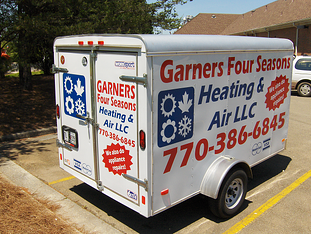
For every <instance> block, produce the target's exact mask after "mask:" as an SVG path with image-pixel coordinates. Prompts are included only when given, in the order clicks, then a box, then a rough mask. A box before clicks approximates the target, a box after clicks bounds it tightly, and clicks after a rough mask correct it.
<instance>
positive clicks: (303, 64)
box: [295, 58, 311, 71]
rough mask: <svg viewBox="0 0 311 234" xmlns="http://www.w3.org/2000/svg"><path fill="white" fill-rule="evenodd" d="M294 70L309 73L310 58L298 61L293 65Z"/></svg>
mask: <svg viewBox="0 0 311 234" xmlns="http://www.w3.org/2000/svg"><path fill="white" fill-rule="evenodd" d="M295 68H296V69H298V70H307V71H311V58H302V59H299V60H298V61H297V63H296V65H295Z"/></svg>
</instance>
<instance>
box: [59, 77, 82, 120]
mask: <svg viewBox="0 0 311 234" xmlns="http://www.w3.org/2000/svg"><path fill="white" fill-rule="evenodd" d="M63 87H64V106H65V108H64V109H65V114H66V115H69V116H72V117H75V118H77V114H79V115H82V116H86V94H85V77H84V76H79V75H72V74H68V73H64V76H63Z"/></svg>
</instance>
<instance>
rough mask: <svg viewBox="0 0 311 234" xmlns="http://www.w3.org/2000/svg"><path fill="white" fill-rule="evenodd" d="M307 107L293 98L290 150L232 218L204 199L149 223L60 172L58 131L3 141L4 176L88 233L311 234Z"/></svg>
mask: <svg viewBox="0 0 311 234" xmlns="http://www.w3.org/2000/svg"><path fill="white" fill-rule="evenodd" d="M310 106H311V98H302V97H298V96H296V95H295V93H294V95H293V96H292V99H291V109H290V122H289V134H288V142H287V148H286V150H284V151H282V152H281V153H279V154H278V155H276V156H274V157H273V158H271V159H269V160H267V161H265V162H263V163H261V164H259V165H257V166H255V167H254V168H253V174H254V179H253V180H251V181H250V182H249V186H248V187H249V192H248V194H247V197H246V201H245V204H244V206H243V209H242V211H241V212H240V213H239V214H238V215H236V216H235V217H233V218H231V219H229V220H221V219H218V218H215V217H214V216H213V215H212V214H211V212H210V211H209V210H208V207H207V203H206V200H205V199H204V198H203V197H202V196H197V197H194V198H191V199H189V200H188V201H185V202H183V203H181V204H179V205H177V206H175V207H173V208H171V209H169V210H167V211H165V212H163V213H161V214H158V215H156V216H154V217H151V218H148V219H146V218H144V217H142V216H140V215H138V214H136V213H135V212H134V211H131V210H130V209H128V208H126V207H124V206H122V205H120V204H119V203H117V202H115V201H113V200H112V199H110V198H107V197H106V196H105V195H103V194H101V193H100V192H98V191H96V190H95V189H93V188H91V187H90V186H88V185H86V184H84V183H82V182H81V181H79V180H78V179H76V178H73V177H72V176H71V175H70V174H68V173H67V172H65V171H63V170H61V169H60V168H59V166H58V152H57V147H56V144H55V142H56V135H55V134H53V133H52V134H49V135H44V136H38V137H31V138H26V139H20V140H15V141H10V142H2V143H0V147H1V148H0V154H1V156H2V157H1V156H0V159H1V158H2V160H1V162H0V172H1V173H3V174H4V175H5V176H6V177H7V178H8V179H10V180H11V181H12V182H13V183H15V184H16V185H18V186H22V187H26V188H28V190H29V191H30V193H31V194H32V195H33V196H35V197H38V198H48V199H49V200H52V201H53V202H55V203H56V204H59V205H60V207H61V208H60V209H59V210H57V211H56V213H57V214H58V215H61V216H63V217H64V219H66V220H68V222H70V223H72V225H76V226H77V227H83V228H84V229H85V230H86V231H88V232H90V233H224V232H227V233H236V232H238V233H282V234H284V233H285V234H286V233H311V222H310V221H311V219H310V210H311V196H310V193H311V179H310V177H311V171H310V170H311V156H310V146H311V144H310V143H311V137H310V135H311V108H310Z"/></svg>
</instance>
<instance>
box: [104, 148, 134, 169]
mask: <svg viewBox="0 0 311 234" xmlns="http://www.w3.org/2000/svg"><path fill="white" fill-rule="evenodd" d="M129 153H130V151H129V150H126V149H125V146H124V145H122V146H120V144H119V143H117V144H116V145H115V144H113V143H112V144H111V145H110V146H109V145H108V146H107V149H104V153H103V155H102V156H103V158H104V159H103V162H104V163H105V167H106V168H108V170H109V172H112V173H113V174H114V175H115V174H118V175H122V174H123V173H124V174H126V172H127V171H128V170H131V165H132V164H133V163H132V156H130V154H129Z"/></svg>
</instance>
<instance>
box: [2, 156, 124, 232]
mask: <svg viewBox="0 0 311 234" xmlns="http://www.w3.org/2000/svg"><path fill="white" fill-rule="evenodd" d="M0 172H2V173H3V174H4V175H5V176H6V177H7V178H8V179H9V180H10V181H12V182H13V183H14V184H15V185H17V186H20V187H24V188H27V189H28V191H29V192H30V194H31V195H33V196H34V197H37V198H41V199H48V200H49V201H52V202H53V203H55V204H57V205H60V209H58V210H57V211H56V212H55V213H56V214H57V215H60V216H62V218H63V219H64V220H67V222H70V223H72V224H75V225H76V227H81V228H83V229H84V230H86V231H88V232H90V233H108V234H109V233H121V232H120V231H118V230H117V229H115V228H113V227H112V226H110V225H109V224H107V223H106V222H104V221H102V220H101V219H99V218H98V217H96V216H95V215H93V214H92V213H90V212H88V211H87V210H85V209H83V208H82V207H80V206H79V205H77V204H76V203H75V202H73V201H71V200H69V199H67V198H66V197H65V196H64V195H62V194H60V193H59V192H57V191H56V190H54V189H53V188H52V187H50V186H48V185H47V184H45V183H43V182H42V181H41V180H39V179H38V178H36V177H35V176H33V175H31V174H30V173H29V172H27V171H26V170H25V169H23V168H22V167H20V166H19V165H17V164H16V163H14V162H13V161H11V160H7V161H4V162H2V163H1V164H0Z"/></svg>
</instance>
